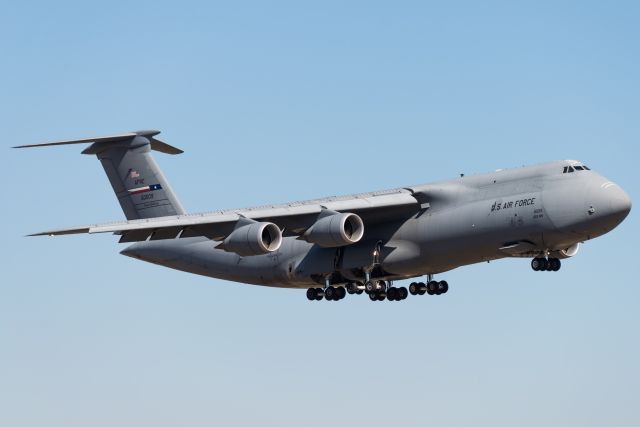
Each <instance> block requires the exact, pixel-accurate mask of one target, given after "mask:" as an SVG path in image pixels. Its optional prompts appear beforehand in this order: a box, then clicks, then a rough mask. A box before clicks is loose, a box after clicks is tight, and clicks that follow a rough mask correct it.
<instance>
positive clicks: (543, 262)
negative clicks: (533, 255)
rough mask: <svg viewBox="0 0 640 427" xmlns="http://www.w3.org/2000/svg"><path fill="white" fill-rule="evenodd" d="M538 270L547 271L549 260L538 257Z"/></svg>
mask: <svg viewBox="0 0 640 427" xmlns="http://www.w3.org/2000/svg"><path fill="white" fill-rule="evenodd" d="M540 271H549V261H547V259H546V258H540Z"/></svg>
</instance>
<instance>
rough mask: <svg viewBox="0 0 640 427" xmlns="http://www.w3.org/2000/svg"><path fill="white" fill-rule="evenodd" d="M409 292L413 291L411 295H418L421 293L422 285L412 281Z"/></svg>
mask: <svg viewBox="0 0 640 427" xmlns="http://www.w3.org/2000/svg"><path fill="white" fill-rule="evenodd" d="M409 293H411V295H418V294H419V293H420V285H419V284H418V283H416V282H411V284H410V285H409Z"/></svg>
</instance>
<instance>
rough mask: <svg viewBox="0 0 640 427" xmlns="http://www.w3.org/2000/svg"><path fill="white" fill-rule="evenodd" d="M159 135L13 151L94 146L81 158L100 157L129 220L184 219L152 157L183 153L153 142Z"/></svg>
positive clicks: (140, 134) (77, 141) (146, 133)
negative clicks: (181, 217)
mask: <svg viewBox="0 0 640 427" xmlns="http://www.w3.org/2000/svg"><path fill="white" fill-rule="evenodd" d="M159 133H160V131H157V130H147V131H137V132H130V133H125V134H120V135H113V136H103V137H98V138H84V139H74V140H69V141H58V142H50V143H46V144H33V145H20V146H18V147H14V148H30V147H44V146H54V145H67V144H82V143H91V145H90V146H89V147H87V148H86V149H85V150H84V151H82V154H95V155H96V157H98V159H99V160H100V163H102V167H103V168H104V171H105V172H106V174H107V177H108V178H109V182H110V183H111V187H112V188H113V191H114V192H115V193H116V197H117V198H118V201H119V202H120V206H121V207H122V210H123V211H124V214H125V216H126V217H127V219H129V220H131V219H144V218H155V217H161V216H169V215H183V214H185V213H186V212H185V210H184V208H183V207H182V205H181V204H180V202H179V201H178V198H177V197H176V196H175V194H174V192H173V190H171V187H170V186H169V183H168V182H167V179H166V178H165V177H164V174H163V173H162V171H161V170H160V168H159V167H158V164H157V163H156V161H155V160H154V159H153V157H152V156H151V150H155V151H160V152H162V153H166V154H180V153H182V150H179V149H177V148H175V147H172V146H171V145H169V144H166V143H164V142H162V141H160V140H158V139H156V138H154V137H155V135H158V134H159Z"/></svg>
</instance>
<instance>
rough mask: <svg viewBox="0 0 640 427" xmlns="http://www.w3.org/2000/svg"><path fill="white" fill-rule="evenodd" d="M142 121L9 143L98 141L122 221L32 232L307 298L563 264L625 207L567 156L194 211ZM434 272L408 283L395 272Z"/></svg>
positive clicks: (415, 288)
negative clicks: (486, 270)
mask: <svg viewBox="0 0 640 427" xmlns="http://www.w3.org/2000/svg"><path fill="white" fill-rule="evenodd" d="M159 133H160V132H159V131H157V130H146V131H137V132H129V133H124V134H118V135H113V136H106V137H98V138H84V139H76V140H66V141H59V142H51V143H45V144H32V145H21V146H17V147H13V148H29V147H43V146H58V145H67V144H89V143H90V144H91V145H89V146H88V147H87V148H85V149H84V151H82V154H89V155H95V156H96V157H97V158H98V159H99V160H100V162H101V164H102V166H103V168H104V170H105V172H106V174H107V177H108V179H109V182H110V183H111V186H112V188H113V191H114V192H115V194H116V197H117V198H118V201H119V202H120V206H121V207H122V210H123V212H124V214H125V217H126V219H127V220H126V221H120V222H113V223H108V224H95V225H85V226H80V227H72V228H64V229H58V230H50V231H45V232H41V233H35V234H31V235H30V236H43V235H46V236H58V235H68V234H78V233H89V234H93V233H113V234H115V235H119V236H120V240H119V242H120V243H131V245H129V246H127V247H126V248H125V249H124V250H122V251H121V252H120V253H121V254H122V255H126V256H128V257H132V258H135V259H139V260H143V261H147V262H150V263H154V264H158V265H161V266H164V267H169V268H173V269H177V270H182V271H186V272H190V273H194V274H199V275H203V276H208V277H213V278H218V279H223V280H229V281H235V282H241V283H247V284H253V285H263V286H270V287H281V288H298V289H306V290H307V291H306V296H307V299H308V300H310V301H319V300H323V299H324V300H327V301H339V300H342V299H343V298H345V296H346V294H350V295H359V294H362V293H366V294H367V295H368V297H369V299H370V300H371V301H384V300H385V299H386V300H388V301H401V300H404V299H406V298H407V296H408V294H411V295H424V294H425V293H427V294H429V295H442V294H445V293H447V291H448V289H449V284H448V283H447V282H446V281H445V280H440V281H436V280H435V279H434V277H435V275H436V274H441V273H444V272H446V271H450V270H452V269H455V268H457V267H460V266H464V265H469V264H474V263H479V262H485V261H493V260H498V259H502V258H509V257H521V258H531V268H532V269H533V270H535V271H558V270H559V269H560V267H561V260H563V259H567V258H571V257H573V256H575V255H576V254H577V253H578V249H579V247H580V245H581V244H582V243H583V242H586V241H588V240H591V239H593V238H596V237H598V236H601V235H603V234H605V233H607V232H609V231H611V230H613V229H614V228H615V227H617V226H618V225H619V224H620V223H621V222H622V221H623V220H624V219H625V218H626V217H627V215H628V214H629V212H630V210H631V199H630V198H629V196H628V195H627V194H626V193H625V192H624V190H623V189H622V188H620V186H618V185H617V184H615V183H614V182H612V181H610V180H609V179H607V178H605V177H603V176H601V175H599V174H598V173H596V172H594V171H592V170H591V169H590V168H589V167H587V166H586V165H585V164H583V163H581V162H579V161H573V160H565V161H554V162H549V163H543V164H539V165H534V166H526V167H520V168H514V169H499V170H497V171H495V172H490V173H485V174H479V175H474V176H464V175H461V176H460V177H459V178H456V179H453V180H447V181H439V182H435V183H430V184H423V185H415V186H407V187H403V188H394V189H390V190H384V191H374V192H370V193H363V194H353V195H348V196H340V197H327V198H322V199H316V200H308V201H302V202H292V203H286V204H276V205H268V206H260V207H253V208H247V209H228V210H218V211H214V212H209V213H196V214H187V212H186V211H185V209H184V208H183V207H182V205H181V204H180V202H179V201H178V199H177V197H176V195H175V193H174V192H173V190H172V189H171V187H170V186H169V183H168V182H167V180H166V178H165V176H164V175H163V173H162V172H161V170H160V168H159V167H158V165H157V163H156V162H155V160H154V158H153V157H152V155H151V152H152V151H158V152H161V153H166V154H172V155H175V154H181V153H182V152H183V151H182V150H180V149H178V148H176V147H173V146H171V145H169V144H167V143H165V142H163V141H161V140H159V139H157V138H156V135H158V134H159ZM424 276H426V279H427V280H426V282H422V281H414V282H412V283H411V284H410V285H409V287H408V288H409V289H408V290H407V288H406V287H404V286H395V283H396V282H397V281H401V280H407V279H415V278H420V277H424Z"/></svg>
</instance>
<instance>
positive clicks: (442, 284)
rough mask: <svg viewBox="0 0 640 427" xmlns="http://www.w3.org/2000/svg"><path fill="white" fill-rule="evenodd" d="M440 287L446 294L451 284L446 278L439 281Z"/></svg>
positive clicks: (441, 291)
mask: <svg viewBox="0 0 640 427" xmlns="http://www.w3.org/2000/svg"><path fill="white" fill-rule="evenodd" d="M438 289H439V290H440V293H442V294H446V293H447V291H448V290H449V284H448V283H447V281H446V280H443V281H442V282H440V283H438Z"/></svg>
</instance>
